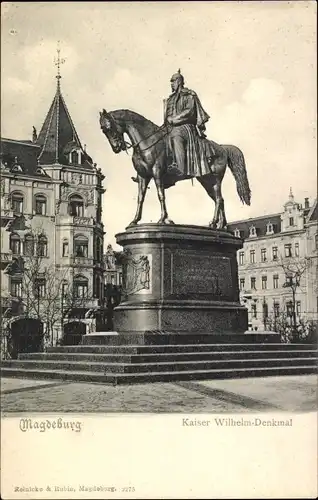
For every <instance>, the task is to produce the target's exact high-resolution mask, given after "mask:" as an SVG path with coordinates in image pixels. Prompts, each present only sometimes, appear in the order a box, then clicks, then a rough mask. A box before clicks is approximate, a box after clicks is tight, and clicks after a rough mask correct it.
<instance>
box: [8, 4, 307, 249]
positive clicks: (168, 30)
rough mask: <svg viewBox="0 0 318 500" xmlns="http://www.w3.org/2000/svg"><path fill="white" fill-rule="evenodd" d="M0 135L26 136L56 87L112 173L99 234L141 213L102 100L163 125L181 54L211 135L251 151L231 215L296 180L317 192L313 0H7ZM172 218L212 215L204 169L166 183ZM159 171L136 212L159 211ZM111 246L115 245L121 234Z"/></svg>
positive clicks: (279, 193) (262, 203)
mask: <svg viewBox="0 0 318 500" xmlns="http://www.w3.org/2000/svg"><path fill="white" fill-rule="evenodd" d="M1 11H2V16H1V17H2V21H1V24H2V26H1V28H2V29H1V66H2V71H1V135H2V136H3V137H9V138H15V139H31V136H32V125H35V126H36V127H37V129H38V131H39V130H40V127H41V126H42V123H43V121H44V118H45V116H46V114H47V112H48V109H49V106H50V104H51V102H52V100H53V97H54V94H55V89H56V79H55V75H56V66H55V65H54V58H55V57H56V49H57V41H58V40H60V49H61V57H62V58H64V59H65V63H64V64H63V65H62V66H61V75H62V80H61V88H62V93H63V96H64V98H65V101H66V104H67V107H68V109H69V112H70V114H71V117H72V119H73V122H74V124H75V127H76V130H77V132H78V134H79V136H80V138H81V141H82V144H86V145H87V152H88V153H89V154H90V156H92V157H93V160H94V161H95V162H96V163H97V164H98V166H99V167H100V168H101V169H102V171H103V173H104V175H105V177H106V178H105V181H104V184H105V188H106V192H105V194H104V196H103V222H104V224H105V231H106V236H105V241H106V242H107V243H112V244H115V234H116V233H118V232H122V231H123V230H124V229H125V227H126V226H127V225H128V224H129V222H130V221H131V220H132V219H133V217H134V214H135V209H136V199H137V184H135V183H134V182H132V180H131V177H132V176H133V175H134V174H135V172H134V170H133V166H132V163H131V155H127V154H126V153H124V152H123V153H121V154H119V155H115V154H114V153H113V152H112V150H111V148H110V145H109V143H108V141H107V139H106V137H105V136H104V135H103V134H102V132H101V130H100V126H99V111H100V110H101V109H103V108H106V109H107V111H112V110H115V109H120V108H128V109H131V110H133V111H136V112H138V113H140V114H142V115H144V116H145V117H146V118H149V119H150V120H152V121H154V122H155V123H157V124H158V125H160V124H162V121H163V99H164V98H166V97H168V95H169V94H170V93H171V89H170V77H171V75H172V74H173V73H175V72H176V71H177V70H178V68H181V72H182V74H183V75H184V78H185V85H186V87H188V88H191V89H193V90H195V91H196V92H197V94H198V96H199V98H200V100H201V102H202V104H203V107H204V108H205V110H206V111H207V112H208V114H209V115H210V117H211V118H210V120H209V122H208V124H207V135H208V137H209V138H210V139H213V140H214V141H216V142H218V143H220V144H222V143H223V144H234V145H236V146H238V147H239V148H240V149H241V150H242V151H243V153H244V156H245V160H246V165H247V173H248V178H249V182H250V187H251V190H252V201H251V206H250V207H247V206H246V205H242V203H241V202H240V200H239V197H238V195H237V193H236V187H235V181H234V178H233V176H232V174H231V172H230V170H229V169H228V170H227V172H226V174H225V177H224V180H223V197H224V200H225V210H226V214H227V218H228V220H229V221H233V220H240V219H246V218H249V217H254V216H259V215H263V214H267V213H275V212H280V211H281V210H282V206H283V204H284V202H285V201H286V200H287V198H288V193H289V189H290V187H292V189H293V193H294V196H295V198H296V200H297V201H299V202H303V199H304V197H309V198H310V200H311V201H313V199H314V198H315V196H316V161H317V160H316V137H317V130H316V120H317V115H316V108H317V104H316V102H317V101H316V85H317V82H316V73H317V68H316V2H306V1H303V2H298V1H294V2H140V3H139V2H109V3H108V2H100V3H99V2H58V3H55V2H23V3H19V2H16V3H14V2H13V3H10V2H4V3H2V8H1ZM166 199H167V208H168V212H169V216H170V218H171V219H173V220H174V222H175V223H179V224H198V225H205V224H207V223H208V222H209V221H210V220H211V219H212V215H213V211H214V205H213V202H212V200H211V199H210V198H209V197H208V195H207V194H206V193H205V191H204V190H203V188H202V187H201V186H200V185H199V183H198V182H197V181H194V183H193V185H192V183H191V181H190V180H188V181H182V182H179V183H178V184H177V185H176V186H174V187H172V188H171V189H169V190H167V191H166ZM159 217H160V205H159V202H158V199H157V193H156V189H155V186H154V184H153V182H152V183H151V185H150V189H149V190H148V191H147V196H146V200H145V204H144V212H143V218H142V222H157V221H158V219H159ZM115 246H116V245H115Z"/></svg>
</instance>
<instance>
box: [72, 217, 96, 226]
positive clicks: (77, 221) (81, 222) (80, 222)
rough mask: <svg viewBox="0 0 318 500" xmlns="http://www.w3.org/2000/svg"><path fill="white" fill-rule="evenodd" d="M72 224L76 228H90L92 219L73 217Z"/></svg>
mask: <svg viewBox="0 0 318 500" xmlns="http://www.w3.org/2000/svg"><path fill="white" fill-rule="evenodd" d="M73 224H76V225H78V226H92V225H93V219H92V217H77V216H76V217H74V220H73Z"/></svg>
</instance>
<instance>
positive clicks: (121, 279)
mask: <svg viewBox="0 0 318 500" xmlns="http://www.w3.org/2000/svg"><path fill="white" fill-rule="evenodd" d="M118 279H119V285H122V284H123V273H119V277H118Z"/></svg>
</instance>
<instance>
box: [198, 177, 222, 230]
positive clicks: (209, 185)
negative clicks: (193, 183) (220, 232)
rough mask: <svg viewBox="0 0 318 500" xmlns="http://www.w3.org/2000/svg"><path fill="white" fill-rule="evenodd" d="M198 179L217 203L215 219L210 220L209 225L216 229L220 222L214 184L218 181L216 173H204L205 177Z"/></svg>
mask: <svg viewBox="0 0 318 500" xmlns="http://www.w3.org/2000/svg"><path fill="white" fill-rule="evenodd" d="M197 180H198V181H199V182H200V184H201V186H203V187H204V189H205V190H206V192H207V193H208V195H209V196H210V198H212V200H213V201H214V203H215V207H214V215H213V219H212V221H211V222H209V226H210V227H212V228H213V229H215V228H216V226H217V223H218V212H219V211H218V205H217V201H216V194H215V190H214V185H215V183H216V182H217V181H216V178H215V176H214V175H204V176H203V177H197Z"/></svg>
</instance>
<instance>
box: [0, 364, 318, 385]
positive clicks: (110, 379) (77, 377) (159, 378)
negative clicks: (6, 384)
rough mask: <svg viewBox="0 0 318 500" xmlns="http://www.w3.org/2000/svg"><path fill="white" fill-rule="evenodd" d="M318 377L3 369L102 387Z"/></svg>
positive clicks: (284, 370) (295, 371)
mask: <svg viewBox="0 0 318 500" xmlns="http://www.w3.org/2000/svg"><path fill="white" fill-rule="evenodd" d="M313 373H317V368H316V369H315V368H314V367H313V366H294V367H275V368H251V369H246V368H236V369H233V370H228V369H223V370H201V371H195V372H194V371H184V372H165V373H161V372H159V373H156V372H154V373H151V375H150V374H149V373H129V374H126V373H116V374H115V373H114V374H107V375H104V374H101V373H96V372H76V371H74V372H71V371H62V370H60V371H52V372H49V371H48V370H22V369H19V368H5V369H2V376H3V377H14V378H28V379H36V380H66V381H73V382H93V383H99V384H109V385H120V384H146V383H150V382H177V381H181V380H215V379H230V378H233V379H235V378H246V377H270V376H276V377H277V376H282V375H309V374H313Z"/></svg>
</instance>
